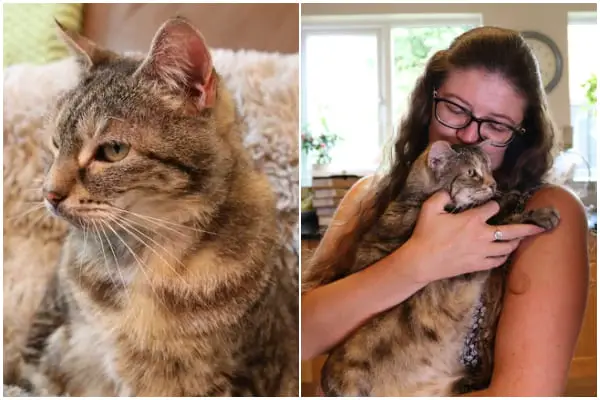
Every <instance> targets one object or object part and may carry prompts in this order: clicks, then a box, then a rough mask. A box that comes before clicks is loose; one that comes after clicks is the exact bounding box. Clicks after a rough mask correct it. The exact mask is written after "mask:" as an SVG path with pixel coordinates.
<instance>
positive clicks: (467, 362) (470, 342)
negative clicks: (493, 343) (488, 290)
mask: <svg viewBox="0 0 600 400" xmlns="http://www.w3.org/2000/svg"><path fill="white" fill-rule="evenodd" d="M485 311H486V309H485V306H484V305H483V303H482V302H481V299H480V300H479V301H478V302H477V304H476V306H475V312H474V313H473V320H472V323H471V329H470V331H469V333H468V334H467V337H466V338H465V344H464V346H463V349H462V352H461V355H460V361H461V363H462V365H463V366H464V367H465V368H466V369H467V370H469V371H470V372H474V371H476V370H477V369H478V367H479V365H480V364H481V359H480V355H479V352H478V351H477V349H478V348H479V344H480V341H481V325H482V324H483V321H484V316H485Z"/></svg>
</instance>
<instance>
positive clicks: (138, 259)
mask: <svg viewBox="0 0 600 400" xmlns="http://www.w3.org/2000/svg"><path fill="white" fill-rule="evenodd" d="M100 223H101V224H102V225H104V226H106V227H107V228H108V229H110V230H111V231H112V232H113V233H114V234H115V236H116V237H117V238H118V239H119V240H120V241H121V242H122V243H123V245H125V247H126V248H127V250H129V252H130V253H131V255H132V256H133V258H135V260H136V262H137V263H138V265H139V266H140V270H141V271H142V273H143V274H144V276H145V277H146V280H147V281H148V286H150V289H151V290H152V291H153V292H154V295H155V296H156V298H157V299H158V300H159V301H160V302H161V303H162V305H163V306H164V308H165V310H169V307H167V305H166V304H165V302H164V300H163V299H162V298H161V297H160V296H159V295H158V293H157V292H156V289H154V286H153V285H152V280H151V279H150V276H148V274H147V273H146V270H145V268H144V267H147V266H146V264H144V263H143V262H142V260H140V258H139V257H138V255H137V254H135V251H133V249H132V248H131V247H129V245H128V244H127V242H125V240H124V239H123V238H122V237H121V235H119V234H118V233H117V231H116V230H115V229H114V228H113V227H112V226H110V224H109V223H107V222H104V221H100Z"/></svg>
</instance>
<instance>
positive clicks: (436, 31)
mask: <svg viewBox="0 0 600 400" xmlns="http://www.w3.org/2000/svg"><path fill="white" fill-rule="evenodd" d="M474 27H475V25H457V26H448V25H446V26H422V27H398V28H393V29H392V62H393V66H392V85H393V91H392V107H393V108H392V121H393V123H394V127H397V126H398V124H399V122H400V119H401V117H402V116H403V114H404V113H405V112H406V111H407V106H408V102H409V100H410V94H411V92H412V90H413V88H414V86H415V83H416V81H417V78H418V77H419V76H420V75H421V74H422V73H423V70H424V69H425V64H426V63H427V61H428V60H429V58H430V57H431V56H433V54H434V53H435V52H436V51H438V50H442V49H444V48H447V47H448V46H449V45H450V43H451V42H452V40H454V38H456V37H457V36H458V35H460V34H462V33H463V32H466V31H467V30H469V29H471V28H474ZM395 129H396V128H394V131H395Z"/></svg>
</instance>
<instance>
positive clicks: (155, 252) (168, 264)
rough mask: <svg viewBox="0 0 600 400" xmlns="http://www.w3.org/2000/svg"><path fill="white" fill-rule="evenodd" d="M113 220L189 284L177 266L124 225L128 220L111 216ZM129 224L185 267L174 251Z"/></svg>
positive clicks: (186, 284) (185, 283)
mask: <svg viewBox="0 0 600 400" xmlns="http://www.w3.org/2000/svg"><path fill="white" fill-rule="evenodd" d="M109 219H110V220H111V222H114V223H115V224H117V225H118V226H119V227H120V228H121V229H123V230H124V231H126V232H127V233H128V234H130V235H131V236H133V237H134V238H135V239H137V240H138V241H139V242H140V243H141V244H143V245H144V246H146V247H147V248H148V249H149V250H150V251H152V252H153V253H154V254H156V255H157V256H158V257H159V258H160V259H161V260H162V261H163V262H164V263H165V264H166V265H167V266H168V267H169V268H170V269H171V271H173V273H174V274H175V275H176V276H177V277H178V278H179V279H181V281H182V282H183V284H184V285H185V286H188V285H189V284H188V282H187V281H186V280H185V279H184V278H183V276H181V274H179V273H178V272H177V270H176V269H175V268H173V266H172V265H171V264H170V263H169V262H168V261H167V260H166V259H165V258H164V257H163V256H162V255H161V254H160V253H159V252H158V251H156V250H154V249H153V248H152V247H151V246H150V245H149V244H148V243H146V242H145V241H144V240H143V239H142V238H140V237H139V236H138V235H136V234H135V233H134V232H132V231H131V230H129V229H127V227H126V226H124V225H123V223H126V221H125V220H124V219H122V220H121V221H120V222H119V220H117V218H116V217H113V218H110V217H109ZM129 226H130V227H131V228H132V229H135V230H136V231H137V232H139V233H140V234H142V235H144V237H146V238H147V239H149V240H150V241H152V243H154V244H155V245H157V246H158V247H160V248H162V249H163V250H164V251H165V252H166V253H167V254H168V255H170V256H171V257H172V258H173V259H175V261H177V262H178V263H179V264H180V265H181V266H183V267H184V268H185V264H183V263H182V262H181V261H180V260H179V259H178V258H177V257H175V256H174V255H173V254H172V253H170V252H169V251H168V250H167V249H166V248H164V247H163V246H161V245H160V244H159V243H157V242H156V241H155V240H154V239H152V238H151V237H150V236H148V235H146V234H144V233H143V232H141V231H140V230H138V229H136V228H135V227H133V226H131V224H129Z"/></svg>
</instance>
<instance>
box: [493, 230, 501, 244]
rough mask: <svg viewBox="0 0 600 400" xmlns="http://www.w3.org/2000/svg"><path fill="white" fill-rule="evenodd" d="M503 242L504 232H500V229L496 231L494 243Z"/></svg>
mask: <svg viewBox="0 0 600 400" xmlns="http://www.w3.org/2000/svg"><path fill="white" fill-rule="evenodd" d="M500 240H502V231H500V230H499V229H496V230H495V231H494V241H496V242H497V241H500Z"/></svg>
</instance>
